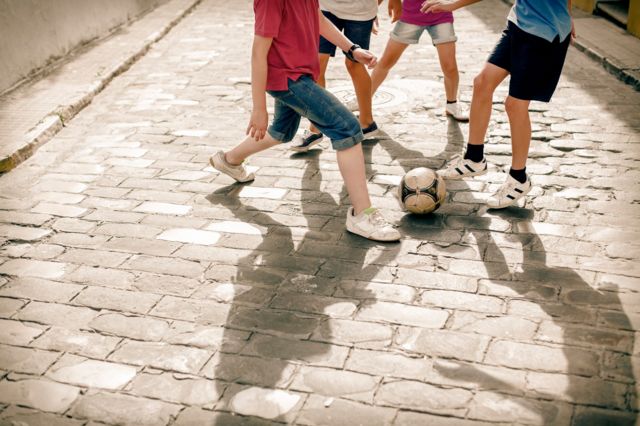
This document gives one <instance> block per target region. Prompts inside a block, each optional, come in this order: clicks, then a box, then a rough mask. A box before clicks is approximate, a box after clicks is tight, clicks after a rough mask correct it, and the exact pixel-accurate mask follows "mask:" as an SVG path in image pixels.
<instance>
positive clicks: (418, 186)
mask: <svg viewBox="0 0 640 426" xmlns="http://www.w3.org/2000/svg"><path fill="white" fill-rule="evenodd" d="M446 194H447V190H446V187H445V184H444V180H443V179H442V178H441V177H440V176H438V175H437V174H436V172H434V171H433V170H431V169H427V168H426V167H418V168H417V169H413V170H410V171H409V172H408V173H407V174H406V175H404V177H403V178H402V180H401V181H400V185H398V199H399V201H400V204H401V205H402V207H403V208H404V209H405V210H408V211H410V212H411V213H418V214H426V213H431V212H432V211H434V210H437V209H438V207H440V205H441V204H442V203H444V199H445V196H446Z"/></svg>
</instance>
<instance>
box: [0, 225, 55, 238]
mask: <svg viewBox="0 0 640 426" xmlns="http://www.w3.org/2000/svg"><path fill="white" fill-rule="evenodd" d="M50 233H51V230H49V229H43V228H32V227H27V226H16V225H0V236H3V237H7V239H9V240H12V241H37V240H39V239H41V238H43V237H45V236H47V235H49V234H50Z"/></svg>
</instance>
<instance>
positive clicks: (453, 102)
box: [447, 99, 458, 105]
mask: <svg viewBox="0 0 640 426" xmlns="http://www.w3.org/2000/svg"><path fill="white" fill-rule="evenodd" d="M457 102H458V100H457V99H456V100H455V101H450V100H449V99H447V105H448V104H455V103H457Z"/></svg>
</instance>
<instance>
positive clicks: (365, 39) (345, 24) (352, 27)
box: [319, 10, 375, 56]
mask: <svg viewBox="0 0 640 426" xmlns="http://www.w3.org/2000/svg"><path fill="white" fill-rule="evenodd" d="M322 13H323V14H324V16H326V17H327V19H328V20H330V21H331V22H332V23H333V25H335V26H336V28H338V29H339V30H340V31H342V32H344V35H345V36H346V37H347V38H348V39H349V40H351V42H352V43H354V44H357V45H359V46H360V47H362V48H363V49H369V42H370V41H371V30H372V29H373V21H374V20H375V19H371V20H369V21H352V20H349V19H341V18H338V17H337V16H336V15H334V14H333V13H331V12H327V11H326V10H323V11H322ZM319 52H320V53H324V54H327V55H331V56H335V55H336V46H335V45H334V44H333V43H331V42H330V41H329V40H327V39H326V38H324V37H322V36H320V49H319Z"/></svg>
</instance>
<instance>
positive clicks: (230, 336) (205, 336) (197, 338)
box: [163, 321, 251, 353]
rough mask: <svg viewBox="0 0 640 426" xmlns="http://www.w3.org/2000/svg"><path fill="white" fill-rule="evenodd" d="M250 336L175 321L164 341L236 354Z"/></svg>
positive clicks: (238, 332) (242, 332) (235, 331)
mask: <svg viewBox="0 0 640 426" xmlns="http://www.w3.org/2000/svg"><path fill="white" fill-rule="evenodd" d="M250 335H251V333H249V332H246V331H241V330H232V329H228V328H222V327H214V326H209V325H201V324H194V323H192V322H182V321H173V323H172V324H171V328H170V329H169V331H168V332H167V334H166V335H165V337H164V339H163V340H164V341H165V342H167V343H172V344H176V345H185V346H194V347H197V348H203V349H210V350H212V351H217V350H223V351H224V352H227V353H234V352H239V351H240V349H241V348H242V347H243V346H244V345H245V344H246V342H247V341H248V340H249V336H250Z"/></svg>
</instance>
